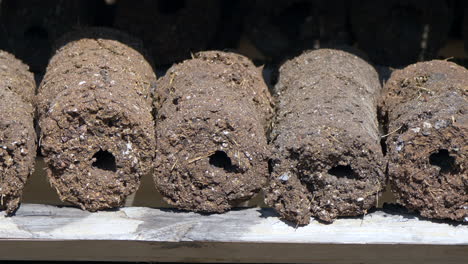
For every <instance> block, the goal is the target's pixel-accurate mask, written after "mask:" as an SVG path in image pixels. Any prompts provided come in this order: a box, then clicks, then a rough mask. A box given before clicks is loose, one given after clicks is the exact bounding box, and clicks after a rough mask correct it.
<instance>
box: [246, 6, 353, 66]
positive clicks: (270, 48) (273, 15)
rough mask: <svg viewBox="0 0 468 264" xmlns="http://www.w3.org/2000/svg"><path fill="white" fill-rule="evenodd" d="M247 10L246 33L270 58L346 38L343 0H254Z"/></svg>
mask: <svg viewBox="0 0 468 264" xmlns="http://www.w3.org/2000/svg"><path fill="white" fill-rule="evenodd" d="M247 12H248V14H247V16H246V18H245V25H244V28H245V30H246V34H247V36H248V37H249V39H250V40H251V41H252V42H253V44H254V45H255V46H256V47H257V48H258V49H259V50H260V51H261V52H262V53H263V54H264V55H266V56H267V57H270V58H272V59H274V60H281V59H283V58H286V57H288V56H292V55H298V54H300V53H301V52H302V51H303V50H306V49H312V48H314V47H320V46H321V45H344V44H349V41H350V39H349V34H348V32H347V28H346V1H343V0H331V1H326V2H325V1H317V0H280V1H268V0H256V1H253V4H251V6H248V8H247Z"/></svg>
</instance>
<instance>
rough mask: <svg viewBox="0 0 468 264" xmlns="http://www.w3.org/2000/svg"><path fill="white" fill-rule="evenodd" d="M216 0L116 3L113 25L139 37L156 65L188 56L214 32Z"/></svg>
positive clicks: (160, 0)
mask: <svg viewBox="0 0 468 264" xmlns="http://www.w3.org/2000/svg"><path fill="white" fill-rule="evenodd" d="M219 18H220V5H219V1H213V0H190V1H184V0H171V1H164V0H159V1H140V2H138V4H136V3H135V1H132V0H120V1H118V2H117V10H116V17H115V26H116V27H117V28H120V29H122V30H125V31H128V32H130V33H131V34H134V35H135V36H138V37H140V38H141V39H143V41H144V42H145V45H147V47H148V49H149V51H150V53H151V54H152V56H153V60H154V62H155V64H156V65H167V64H172V63H173V62H177V61H180V60H183V59H187V58H190V54H191V53H195V52H198V51H201V50H203V49H205V48H206V47H207V45H208V44H209V43H210V42H211V40H212V39H213V37H214V36H215V34H216V32H217V25H218V22H219Z"/></svg>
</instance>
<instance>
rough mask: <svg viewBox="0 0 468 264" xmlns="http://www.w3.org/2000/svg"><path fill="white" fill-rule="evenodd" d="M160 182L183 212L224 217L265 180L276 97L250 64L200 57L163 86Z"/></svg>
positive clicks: (222, 56)
mask: <svg viewBox="0 0 468 264" xmlns="http://www.w3.org/2000/svg"><path fill="white" fill-rule="evenodd" d="M156 103H157V105H158V106H157V109H158V113H157V126H156V138H157V142H158V144H157V154H156V159H155V174H154V180H155V183H156V186H157V189H158V190H159V191H160V192H161V193H162V194H163V196H164V197H165V200H166V201H167V202H168V203H170V204H172V205H175V206H177V207H178V208H181V209H187V210H193V211H200V212H223V211H226V210H228V209H230V208H231V207H233V206H235V205H236V204H238V203H239V202H241V201H245V200H248V199H250V198H251V197H252V196H253V195H254V194H256V193H257V192H258V191H259V190H260V189H261V188H262V186H263V184H264V183H265V181H266V178H267V174H268V164H267V161H268V155H269V153H270V152H269V149H268V146H267V140H266V133H265V129H267V128H268V127H269V119H270V117H271V115H272V113H273V109H272V106H271V105H272V101H271V96H270V95H269V93H268V89H267V86H266V84H265V83H264V81H263V79H262V75H261V70H260V69H258V68H256V67H255V66H254V65H253V64H252V62H250V61H249V60H248V59H247V58H245V57H243V56H241V55H237V54H234V53H224V52H201V53H199V54H196V55H195V58H194V59H191V60H186V61H184V62H183V63H180V64H177V65H174V66H173V67H171V68H170V69H169V70H168V72H167V74H166V75H165V76H164V77H163V78H161V79H160V80H158V85H157V94H156Z"/></svg>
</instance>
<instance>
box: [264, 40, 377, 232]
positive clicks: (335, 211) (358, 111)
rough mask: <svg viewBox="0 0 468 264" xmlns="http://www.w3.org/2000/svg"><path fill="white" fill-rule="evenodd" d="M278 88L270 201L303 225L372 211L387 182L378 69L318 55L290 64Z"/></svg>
mask: <svg viewBox="0 0 468 264" xmlns="http://www.w3.org/2000/svg"><path fill="white" fill-rule="evenodd" d="M276 90H277V92H278V95H277V99H278V104H277V117H276V120H275V123H274V126H273V132H272V145H273V146H274V149H275V150H274V151H275V154H274V155H273V156H274V160H273V164H272V173H271V176H270V182H269V187H268V188H267V190H266V202H267V204H268V205H269V206H272V207H274V208H275V209H276V210H277V211H278V212H279V213H280V215H281V216H282V217H283V218H285V219H286V220H289V221H292V222H294V223H297V224H300V225H304V224H308V223H309V221H310V217H311V216H314V217H316V218H318V219H320V220H323V221H326V222H332V221H333V220H334V219H335V218H337V217H339V216H355V215H361V214H365V213H366V212H367V210H368V209H369V208H371V207H373V206H374V205H375V204H376V199H378V195H379V193H380V192H381V190H382V185H383V184H384V183H385V176H384V172H383V170H384V167H383V165H384V160H383V154H382V151H381V147H380V143H379V142H380V136H379V131H378V124H377V111H376V109H377V98H378V95H379V92H380V84H379V79H378V75H377V73H376V71H375V70H374V68H372V66H370V65H369V64H367V63H366V62H365V61H363V60H362V59H360V58H358V57H356V56H355V55H352V54H349V53H346V52H343V51H337V50H330V49H321V50H316V51H312V52H308V53H304V54H303V55H301V56H299V57H296V58H295V59H292V60H290V61H288V62H286V63H285V64H283V66H282V67H281V68H280V73H279V81H278V84H277V85H276Z"/></svg>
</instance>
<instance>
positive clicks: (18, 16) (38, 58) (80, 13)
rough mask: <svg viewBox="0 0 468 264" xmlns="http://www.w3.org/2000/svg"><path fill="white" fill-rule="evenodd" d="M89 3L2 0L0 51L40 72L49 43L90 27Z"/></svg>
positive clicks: (77, 0)
mask: <svg viewBox="0 0 468 264" xmlns="http://www.w3.org/2000/svg"><path fill="white" fill-rule="evenodd" d="M96 2H97V1H92V0H3V1H1V7H0V37H1V38H0V48H3V49H6V50H8V51H11V52H12V53H14V54H15V55H16V56H17V57H19V58H21V59H22V60H24V61H25V62H26V63H27V64H29V65H30V66H31V69H32V71H34V72H42V71H44V67H45V66H46V65H47V61H48V59H49V57H50V55H51V54H50V53H51V45H52V44H53V42H54V41H55V40H56V39H57V38H58V37H60V36H61V35H63V34H65V33H66V32H68V31H70V30H72V29H74V28H76V27H79V26H86V25H89V24H91V23H92V20H93V12H94V11H93V10H94V8H93V7H94V3H96Z"/></svg>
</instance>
